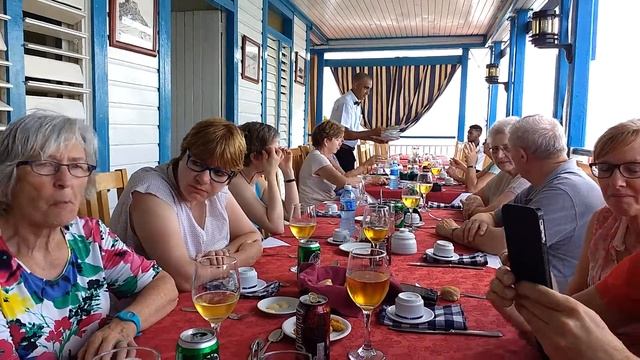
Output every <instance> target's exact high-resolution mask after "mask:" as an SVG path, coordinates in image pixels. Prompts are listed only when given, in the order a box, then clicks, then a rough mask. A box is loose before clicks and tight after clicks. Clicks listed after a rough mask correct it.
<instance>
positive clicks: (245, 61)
mask: <svg viewBox="0 0 640 360" xmlns="http://www.w3.org/2000/svg"><path fill="white" fill-rule="evenodd" d="M242 78H243V79H245V80H247V81H251V82H252V83H255V84H258V83H259V82H260V44H259V43H258V42H257V41H255V40H253V39H252V38H250V37H248V36H247V35H242Z"/></svg>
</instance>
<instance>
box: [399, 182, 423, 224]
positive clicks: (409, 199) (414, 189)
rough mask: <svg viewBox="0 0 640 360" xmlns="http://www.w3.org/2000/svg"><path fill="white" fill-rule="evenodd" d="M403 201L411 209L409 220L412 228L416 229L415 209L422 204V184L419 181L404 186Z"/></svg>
mask: <svg viewBox="0 0 640 360" xmlns="http://www.w3.org/2000/svg"><path fill="white" fill-rule="evenodd" d="M402 203H403V204H404V206H406V207H407V209H409V214H411V216H409V219H410V220H409V221H410V225H411V230H412V231H413V230H415V224H414V223H413V209H415V208H417V207H418V205H420V186H419V184H418V183H417V182H408V183H406V184H405V186H404V188H402Z"/></svg>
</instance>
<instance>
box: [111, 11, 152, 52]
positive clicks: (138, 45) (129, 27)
mask: <svg viewBox="0 0 640 360" xmlns="http://www.w3.org/2000/svg"><path fill="white" fill-rule="evenodd" d="M157 44H158V1H157V0H109V45H110V46H112V47H116V48H120V49H125V50H129V51H133V52H137V53H141V54H145V55H150V56H157V55H158V52H157V50H158V48H157V46H158V45H157Z"/></svg>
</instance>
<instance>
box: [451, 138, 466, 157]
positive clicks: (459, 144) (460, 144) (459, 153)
mask: <svg viewBox="0 0 640 360" xmlns="http://www.w3.org/2000/svg"><path fill="white" fill-rule="evenodd" d="M465 143H466V142H464V141H456V150H455V151H454V153H453V158H454V159H458V160H461V161H462V160H463V157H464V144H465Z"/></svg>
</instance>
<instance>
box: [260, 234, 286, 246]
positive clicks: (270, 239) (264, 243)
mask: <svg viewBox="0 0 640 360" xmlns="http://www.w3.org/2000/svg"><path fill="white" fill-rule="evenodd" d="M278 246H291V245H289V244H287V243H286V242H284V241H282V240H280V239H276V238H274V237H271V236H269V237H268V238H266V239H264V240H262V248H263V249H268V248H272V247H278Z"/></svg>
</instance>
